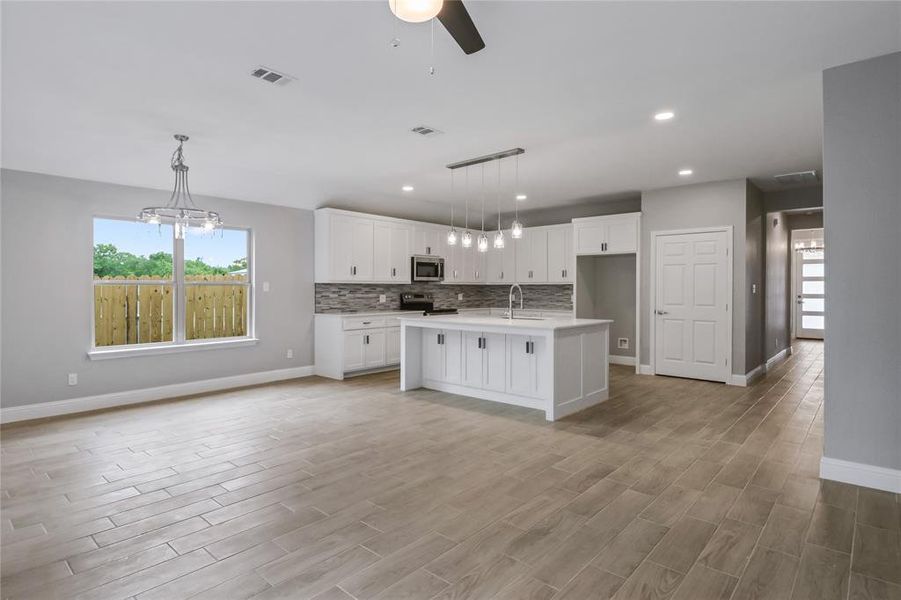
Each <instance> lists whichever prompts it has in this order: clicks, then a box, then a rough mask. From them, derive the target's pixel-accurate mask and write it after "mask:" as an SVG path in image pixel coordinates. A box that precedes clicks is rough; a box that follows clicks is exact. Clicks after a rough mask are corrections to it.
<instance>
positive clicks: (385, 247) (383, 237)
mask: <svg viewBox="0 0 901 600" xmlns="http://www.w3.org/2000/svg"><path fill="white" fill-rule="evenodd" d="M373 230H374V231H373V240H374V244H373V251H372V260H373V276H372V278H373V280H374V281H392V282H395V283H410V230H411V228H410V227H409V226H407V225H401V224H397V223H383V222H379V221H376V223H375V224H374V226H373Z"/></svg>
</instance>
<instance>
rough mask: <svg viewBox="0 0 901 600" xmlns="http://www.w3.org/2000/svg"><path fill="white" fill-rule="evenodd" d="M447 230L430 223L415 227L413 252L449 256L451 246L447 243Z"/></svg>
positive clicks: (423, 254)
mask: <svg viewBox="0 0 901 600" xmlns="http://www.w3.org/2000/svg"><path fill="white" fill-rule="evenodd" d="M446 235H447V232H446V231H445V230H444V229H443V228H442V227H439V226H438V225H430V224H428V223H422V224H417V225H415V226H414V227H413V252H412V253H413V254H414V255H416V256H444V257H447V255H448V250H450V248H451V246H448V245H447V239H446Z"/></svg>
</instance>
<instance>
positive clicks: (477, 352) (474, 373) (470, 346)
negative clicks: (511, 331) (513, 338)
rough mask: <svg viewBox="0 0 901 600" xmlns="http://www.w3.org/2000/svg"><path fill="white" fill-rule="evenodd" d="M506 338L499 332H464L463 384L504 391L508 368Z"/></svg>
mask: <svg viewBox="0 0 901 600" xmlns="http://www.w3.org/2000/svg"><path fill="white" fill-rule="evenodd" d="M504 338H505V336H504V335H503V334H498V333H481V332H476V331H464V332H463V373H462V383H463V385H466V386H469V387H475V388H480V389H484V390H494V391H497V392H503V391H504V386H505V385H506V377H505V373H506V369H507V366H506V360H505V354H504V353H505V351H506V350H505V345H506V340H505V339H504Z"/></svg>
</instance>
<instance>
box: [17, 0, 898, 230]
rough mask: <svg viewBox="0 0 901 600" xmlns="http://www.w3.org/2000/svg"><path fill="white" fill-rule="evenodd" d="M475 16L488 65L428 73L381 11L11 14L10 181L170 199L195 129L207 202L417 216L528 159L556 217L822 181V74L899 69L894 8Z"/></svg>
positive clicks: (540, 11) (276, 7)
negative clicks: (877, 63) (563, 209)
mask: <svg viewBox="0 0 901 600" xmlns="http://www.w3.org/2000/svg"><path fill="white" fill-rule="evenodd" d="M467 6H468V7H469V11H470V13H471V15H472V17H473V19H474V21H475V22H476V24H477V25H478V27H479V29H480V31H481V33H482V36H483V37H484V39H485V41H486V44H487V48H486V49H485V50H483V51H482V52H479V53H477V54H474V55H471V56H465V55H463V53H462V52H461V51H460V50H459V49H458V48H457V47H456V46H455V45H454V44H453V42H452V40H451V38H450V36H449V35H448V34H447V32H446V31H444V29H443V27H441V26H440V25H437V24H436V27H435V32H434V33H435V60H434V63H435V65H436V66H437V69H438V73H437V75H436V76H429V75H428V74H427V67H428V65H429V64H430V59H429V33H430V27H429V25H428V24H421V25H410V24H404V23H400V22H398V21H396V20H395V19H394V18H393V17H392V16H391V14H390V12H389V11H388V7H387V2H385V1H373V2H279V3H268V2H247V3H222V2H198V3H189V2H98V3H76V2H62V3H51V2H8V1H5V2H3V3H2V28H3V30H2V31H3V42H2V43H3V47H2V51H3V57H2V69H3V71H2V86H3V87H2V92H3V96H2V101H3V107H2V117H3V123H2V124H3V132H2V144H3V145H2V164H3V166H4V167H6V168H12V169H22V170H28V171H37V172H45V173H53V174H58V175H64V176H69V177H78V178H84V179H93V180H101V181H111V182H116V183H125V184H132V185H139V186H147V187H154V188H166V187H169V186H170V185H171V183H170V178H171V177H170V175H171V172H170V171H169V169H168V157H169V154H170V153H171V151H172V149H173V147H174V143H173V140H172V139H171V134H172V133H175V132H183V133H186V134H189V135H190V136H191V141H190V142H188V145H187V147H186V157H187V162H188V164H189V165H190V166H191V168H192V170H191V186H192V191H194V192H195V193H196V194H201V193H202V194H211V195H218V196H225V197H230V198H239V199H244V200H252V201H259V202H270V203H275V204H283V205H289V206H299V207H316V206H322V205H332V206H343V207H348V208H357V209H362V210H370V211H376V212H384V213H388V214H396V215H401V216H410V217H421V218H426V217H435V216H437V215H441V214H444V213H445V210H446V209H445V208H444V207H443V206H442V205H441V204H435V203H436V202H438V203H440V202H447V201H448V199H449V197H450V176H449V174H448V171H447V169H445V168H443V165H445V164H446V163H449V162H453V161H457V160H461V159H466V158H470V157H473V156H478V155H482V154H486V153H489V152H493V151H496V150H502V149H506V148H510V147H513V146H522V147H523V148H525V149H526V154H525V155H524V156H523V158H522V160H521V162H520V174H521V186H520V187H521V188H522V189H523V190H525V191H526V192H527V193H528V194H529V199H528V200H527V201H526V202H525V203H523V205H522V208H524V209H525V208H529V209H536V208H546V207H552V206H558V205H564V204H574V203H584V202H585V200H586V199H588V198H599V197H607V196H611V195H617V194H618V195H620V196H621V195H622V193H623V192H630V191H632V192H637V191H639V190H647V189H653V188H659V187H665V186H672V185H679V184H682V183H687V182H689V181H690V182H700V181H711V180H719V179H726V178H735V177H755V178H766V177H768V176H771V175H773V174H775V173H780V172H787V171H795V170H802V169H819V168H820V165H821V162H822V161H821V149H820V148H821V138H822V135H821V128H822V124H821V121H822V108H821V104H822V103H821V97H820V95H821V86H820V73H821V71H822V70H823V69H824V68H828V67H831V66H835V65H839V64H844V63H847V62H852V61H856V60H861V59H864V58H868V57H871V56H876V55H880V54H886V53H889V52H892V51H897V50H899V49H901V3H897V2H875V3H869V2H848V3H837V2H826V3H817V2H776V3H768V2H749V3H736V2H721V3H706V2H700V3H694V2H691V3H688V2H664V3H657V2H559V1H551V2H475V1H471V0H470V1H468V2H467ZM395 32H396V33H395ZM395 35H397V36H398V37H399V38H400V39H401V45H400V47H399V48H396V49H393V48H391V47H390V46H389V43H388V42H389V40H390V39H391V38H392V37H394V36H395ZM257 65H265V66H268V67H271V68H274V69H277V70H281V71H284V72H286V73H289V74H291V75H293V76H295V77H296V78H297V80H296V81H294V82H292V83H291V84H290V85H287V86H284V87H279V86H274V85H271V84H267V83H264V82H261V81H259V80H256V79H253V78H252V77H250V75H249V72H250V71H251V69H253V68H254V67H256V66H257ZM664 108H672V109H674V110H675V111H676V113H677V116H676V119H674V120H673V121H671V122H668V123H655V122H653V120H652V115H653V113H654V112H656V111H657V110H658V109H664ZM420 124H426V125H430V126H434V127H437V128H438V129H440V130H442V131H444V132H445V133H444V134H443V135H441V136H439V137H436V138H431V139H429V138H420V137H417V136H415V135H414V134H412V133H409V132H408V129H409V128H410V127H413V126H415V125H420ZM683 167H691V168H692V169H694V173H695V175H694V176H693V177H691V178H690V179H686V178H680V177H679V176H678V175H677V174H676V171H677V170H678V169H680V168H683ZM488 169H489V170H488V176H487V178H488V181H489V183H490V185H491V187H492V191H493V187H494V186H495V184H496V178H497V174H496V172H495V171H494V170H493V169H494V168H493V166H492V167H489V168H488ZM504 169H505V172H504V173H503V177H504V181H503V184H504V186H505V190H506V191H505V196H506V197H507V199H508V206H510V205H511V204H512V201H511V200H509V198H510V196H509V193H512V183H511V182H510V181H509V174H510V171H511V170H512V164H508V165H506V166H505V167H504ZM472 179H473V180H474V181H476V180H478V175H477V172H475V171H474V172H472ZM457 182H458V185H459V186H462V182H463V178H462V174H460V177H459V179H458V180H457ZM763 183H766V182H765V179H764V180H763ZM402 184H412V185H414V186H415V188H416V189H415V191H414V192H413V193H411V194H402V193H401V191H400V187H401V185H402Z"/></svg>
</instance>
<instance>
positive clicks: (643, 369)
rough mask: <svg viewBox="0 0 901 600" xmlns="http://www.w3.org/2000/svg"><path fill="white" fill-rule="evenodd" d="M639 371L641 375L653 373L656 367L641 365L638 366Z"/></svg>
mask: <svg viewBox="0 0 901 600" xmlns="http://www.w3.org/2000/svg"><path fill="white" fill-rule="evenodd" d="M638 373H639V374H640V375H653V374H654V369H652V368H651V365H641V366H639V367H638Z"/></svg>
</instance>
